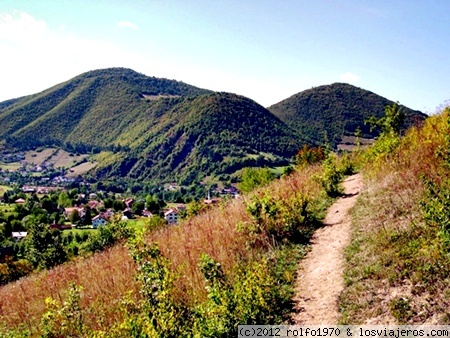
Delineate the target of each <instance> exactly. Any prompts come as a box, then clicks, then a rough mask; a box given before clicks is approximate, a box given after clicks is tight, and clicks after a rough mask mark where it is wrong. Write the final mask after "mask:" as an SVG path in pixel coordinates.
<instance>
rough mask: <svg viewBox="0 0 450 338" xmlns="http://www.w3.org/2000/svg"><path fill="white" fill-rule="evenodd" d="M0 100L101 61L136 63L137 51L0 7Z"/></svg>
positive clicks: (139, 64) (66, 77)
mask: <svg viewBox="0 0 450 338" xmlns="http://www.w3.org/2000/svg"><path fill="white" fill-rule="evenodd" d="M0 50H1V57H2V62H0V101H3V100H7V99H11V98H14V97H18V96H23V95H29V94H33V93H36V92H39V91H41V90H44V89H47V88H49V87H51V86H53V85H55V84H58V83H61V82H63V81H66V80H69V79H70V78H72V77H74V76H76V75H79V74H80V73H83V72H86V71H89V70H93V69H98V68H106V67H128V68H133V69H136V70H138V69H142V65H144V64H147V63H148V62H149V61H148V60H146V59H145V58H144V56H143V55H142V54H140V53H136V52H133V51H130V50H125V49H123V48H120V47H119V46H117V45H115V44H113V43H109V42H105V41H98V40H94V39H90V38H84V37H80V36H78V35H76V34H73V33H71V32H68V31H66V30H62V29H57V30H55V29H51V28H50V27H49V26H48V24H47V23H46V22H45V21H44V20H40V19H37V18H34V17H33V16H31V15H29V14H27V13H25V12H14V13H0Z"/></svg>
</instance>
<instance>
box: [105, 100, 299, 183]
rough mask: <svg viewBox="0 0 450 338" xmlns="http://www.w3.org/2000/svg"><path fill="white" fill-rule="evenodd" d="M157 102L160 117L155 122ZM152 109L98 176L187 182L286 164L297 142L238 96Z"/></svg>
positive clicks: (268, 115)
mask: <svg viewBox="0 0 450 338" xmlns="http://www.w3.org/2000/svg"><path fill="white" fill-rule="evenodd" d="M160 104H164V108H165V113H164V115H163V116H162V117H161V118H159V119H158V118H157V117H156V116H157V115H158V114H159V109H157V108H158V106H159V105H160ZM152 105H153V107H152V109H149V110H148V111H147V113H148V114H149V115H148V116H149V118H150V119H151V120H152V121H154V124H153V125H151V126H149V127H148V128H146V130H145V133H142V136H140V137H138V138H136V140H135V141H134V143H132V148H131V149H130V150H129V151H127V152H123V153H121V154H120V156H121V158H120V159H118V160H117V161H115V162H114V163H111V164H109V165H106V166H104V167H103V168H101V169H100V170H99V174H100V175H101V176H103V177H114V176H122V177H123V176H128V177H131V178H144V179H148V180H151V179H152V178H154V177H158V178H159V179H172V180H177V181H182V182H183V181H185V182H191V181H193V180H196V179H201V178H202V177H205V176H208V175H215V174H231V173H233V172H235V171H236V170H238V169H241V168H243V167H245V166H262V165H274V164H286V163H287V159H289V158H291V157H292V156H293V155H294V154H295V153H296V151H297V150H298V149H299V147H300V146H301V145H302V144H303V142H302V140H301V138H300V137H299V136H298V135H296V134H295V133H294V132H293V131H291V130H290V129H289V128H288V127H286V125H284V124H283V123H282V122H281V121H280V120H278V119H277V118H276V117H275V116H273V115H272V114H271V113H270V112H269V111H267V110H266V109H265V108H263V107H262V106H260V105H258V104H257V103H256V102H254V101H252V100H250V99H248V98H245V97H242V96H239V95H235V94H229V93H213V94H208V95H203V96H199V97H191V98H175V99H166V100H164V101H163V102H159V103H153V104H152ZM141 125H142V124H141ZM136 135H138V134H136Z"/></svg>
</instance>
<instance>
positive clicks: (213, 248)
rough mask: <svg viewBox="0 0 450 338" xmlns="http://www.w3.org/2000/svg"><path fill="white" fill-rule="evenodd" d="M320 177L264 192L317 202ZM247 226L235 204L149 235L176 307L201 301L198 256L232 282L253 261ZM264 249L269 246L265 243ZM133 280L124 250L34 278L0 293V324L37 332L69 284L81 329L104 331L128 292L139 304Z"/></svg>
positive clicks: (308, 172)
mask: <svg viewBox="0 0 450 338" xmlns="http://www.w3.org/2000/svg"><path fill="white" fill-rule="evenodd" d="M319 171H320V168H319V167H312V168H307V169H305V170H303V171H301V172H296V173H294V174H293V175H291V176H289V177H287V178H283V179H282V180H279V181H275V182H273V183H272V184H271V185H270V186H268V187H267V188H263V189H264V190H266V191H268V192H269V193H270V194H271V195H272V196H274V197H276V198H280V199H283V198H289V197H290V196H292V194H293V193H294V192H301V193H302V194H304V195H307V196H311V197H317V196H318V195H319V194H320V191H321V188H320V186H319V184H318V183H317V182H314V181H312V180H311V176H312V175H314V174H316V173H318V172H319ZM256 193H258V192H256ZM247 198H250V197H247ZM250 221H251V220H250V218H249V215H248V213H247V211H246V206H245V203H244V201H243V200H242V199H239V200H232V201H230V202H228V203H226V204H223V205H219V206H217V207H215V208H212V209H209V210H207V211H206V212H204V213H202V214H200V215H198V216H196V217H193V218H191V219H190V220H187V221H185V222H183V223H182V224H181V225H179V226H171V227H165V228H163V229H161V230H157V231H154V232H152V233H150V234H149V235H148V237H147V241H148V242H156V243H157V244H158V247H159V248H160V250H161V251H162V253H163V254H164V256H165V257H167V258H168V259H169V261H170V262H171V264H172V267H173V268H174V270H175V271H176V274H177V275H178V276H179V278H178V279H177V280H176V287H175V290H176V292H177V294H176V295H175V297H176V298H177V299H178V300H179V301H182V302H184V303H185V304H191V305H192V304H194V303H198V302H199V301H201V300H202V299H204V297H205V296H206V293H205V284H204V277H203V276H202V274H201V271H200V269H199V267H198V263H199V257H200V254H201V253H207V254H208V255H210V256H211V257H213V258H214V259H215V260H216V261H218V262H220V264H221V265H222V267H223V269H224V271H225V272H226V273H227V276H229V277H230V278H231V279H232V278H233V272H234V269H235V267H236V266H237V265H238V262H242V261H246V260H251V259H254V258H255V256H254V255H255V254H257V250H253V249H251V248H249V247H248V246H246V238H245V235H244V234H243V233H241V232H239V231H238V229H237V224H238V223H242V222H250ZM266 245H267V246H270V245H271V243H270V242H269V241H267V242H266ZM135 274H136V267H135V264H134V263H133V261H132V259H131V258H130V257H129V254H128V250H127V249H126V248H124V246H123V245H118V246H115V247H113V248H111V249H109V250H107V251H105V252H102V253H99V254H95V255H93V256H91V257H87V258H80V259H77V260H76V261H74V262H70V263H67V264H64V265H62V266H59V267H56V268H54V269H52V270H50V271H48V272H40V273H37V274H34V275H32V276H30V277H27V278H23V279H22V280H19V281H17V282H15V283H11V284H8V285H6V286H3V287H1V288H0V322H4V323H5V324H6V325H7V327H12V328H13V327H17V325H18V324H21V323H23V324H25V325H26V326H27V327H28V328H30V329H32V330H36V329H35V328H36V327H37V326H38V324H39V322H40V319H41V317H42V315H43V313H44V312H45V305H44V304H45V299H46V298H47V297H52V298H54V299H56V300H58V301H60V302H61V301H63V298H64V294H65V290H66V289H67V288H68V286H69V283H70V282H74V283H75V284H76V285H81V286H82V287H83V290H82V293H81V296H82V301H81V307H82V309H83V312H84V313H85V314H86V315H85V317H84V321H85V325H86V327H87V328H88V329H91V330H92V329H93V330H96V329H106V328H108V327H110V326H111V325H112V323H117V322H119V321H120V320H121V318H122V314H121V313H120V310H119V307H118V303H119V302H120V300H121V298H122V297H124V296H125V295H126V294H127V293H128V292H130V291H131V292H132V295H133V296H132V297H134V299H138V298H139V294H138V289H139V286H138V284H137V282H136V281H135ZM34 332H36V331H34Z"/></svg>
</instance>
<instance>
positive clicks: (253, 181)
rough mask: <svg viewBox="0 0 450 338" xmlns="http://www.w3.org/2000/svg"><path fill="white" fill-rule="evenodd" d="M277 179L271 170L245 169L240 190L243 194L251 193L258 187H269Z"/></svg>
mask: <svg viewBox="0 0 450 338" xmlns="http://www.w3.org/2000/svg"><path fill="white" fill-rule="evenodd" d="M274 178H275V175H274V173H273V172H272V171H270V169H269V168H244V171H243V173H242V175H241V178H240V182H239V183H238V189H239V190H240V191H242V192H244V193H245V192H250V191H252V190H253V189H255V188H256V187H259V186H264V185H267V184H268V183H269V182H271V181H272V180H273V179H274Z"/></svg>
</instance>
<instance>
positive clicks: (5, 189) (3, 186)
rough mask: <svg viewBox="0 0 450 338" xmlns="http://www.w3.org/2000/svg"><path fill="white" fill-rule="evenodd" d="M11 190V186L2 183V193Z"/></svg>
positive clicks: (0, 186) (0, 190)
mask: <svg viewBox="0 0 450 338" xmlns="http://www.w3.org/2000/svg"><path fill="white" fill-rule="evenodd" d="M8 190H11V187H9V186H7V185H0V194H2V195H3V194H4V193H5V191H8Z"/></svg>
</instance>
